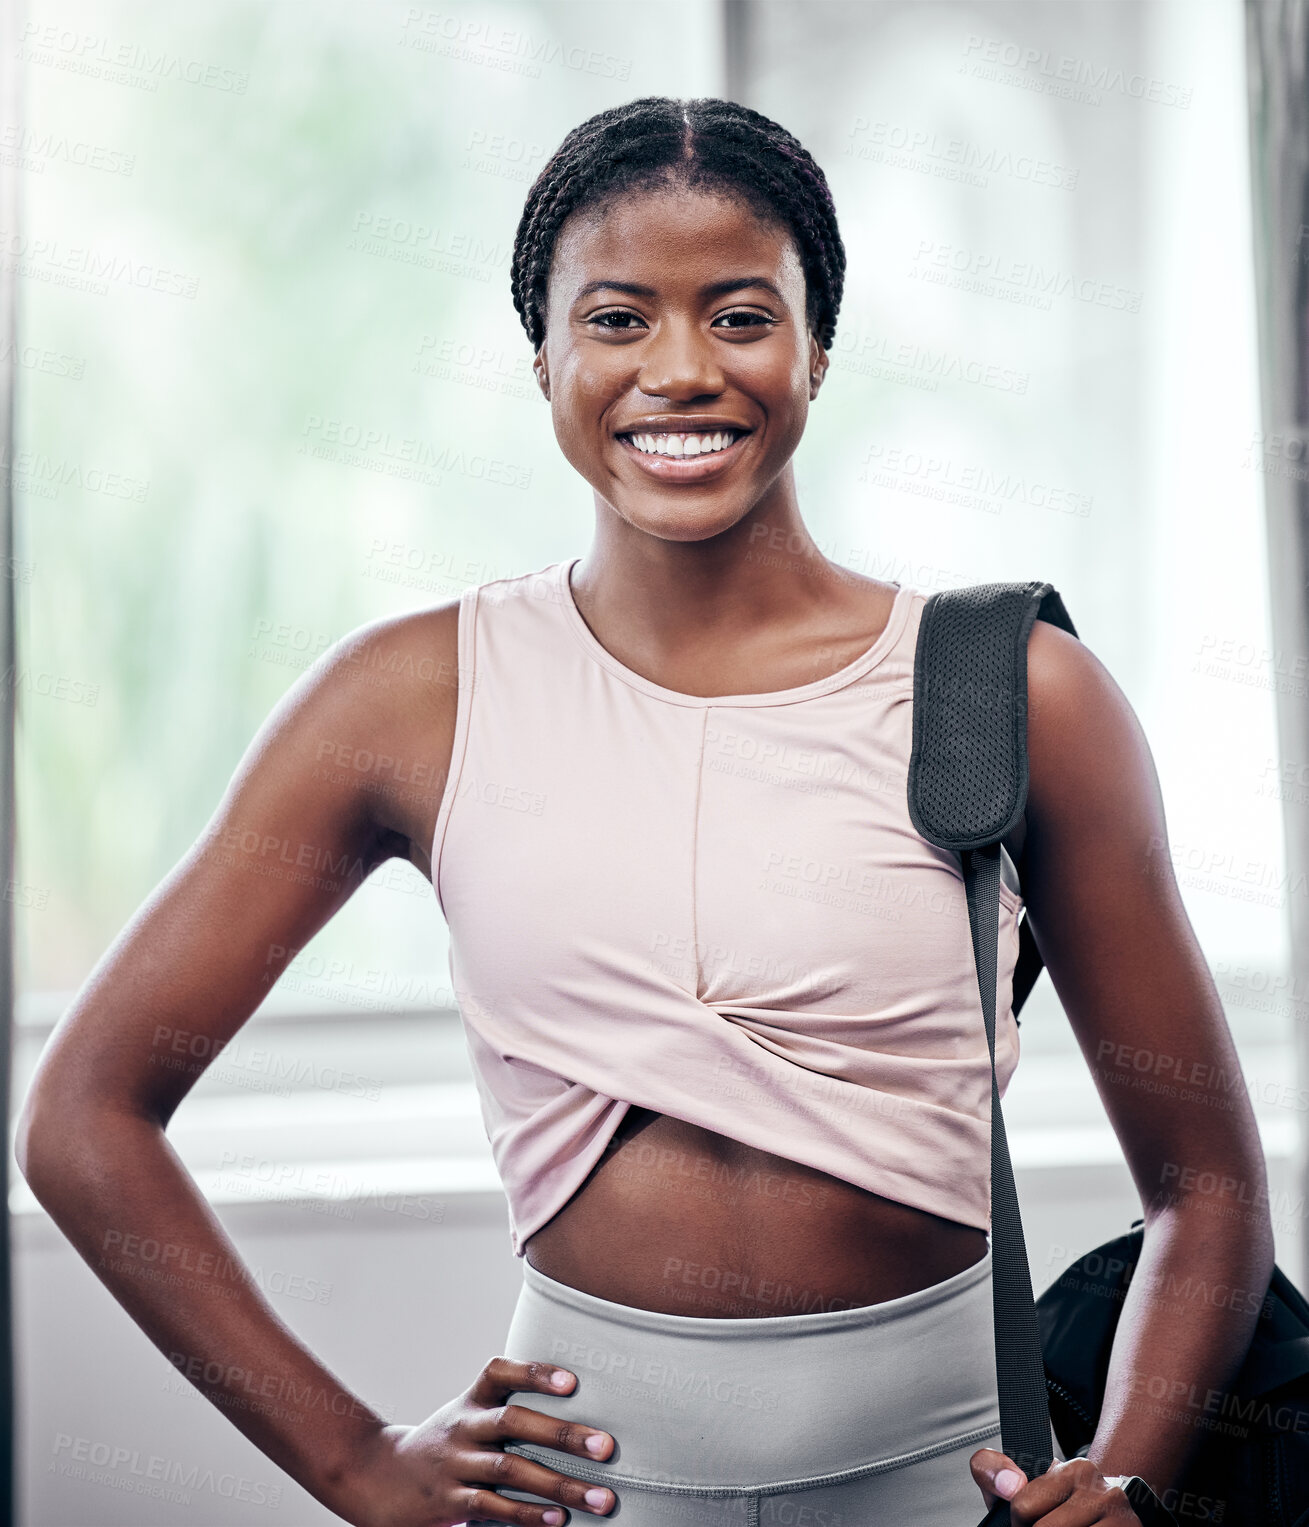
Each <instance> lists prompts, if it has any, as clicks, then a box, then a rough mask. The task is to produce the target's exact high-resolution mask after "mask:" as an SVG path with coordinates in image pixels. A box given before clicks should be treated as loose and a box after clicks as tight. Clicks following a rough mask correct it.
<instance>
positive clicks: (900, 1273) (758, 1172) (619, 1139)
mask: <svg viewBox="0 0 1309 1527" xmlns="http://www.w3.org/2000/svg"><path fill="white" fill-rule="evenodd" d="M985 1254H986V1232H985V1231H983V1230H979V1229H977V1228H976V1227H974V1226H971V1225H961V1224H958V1223H957V1222H955V1221H954V1220H948V1219H942V1218H941V1217H940V1216H938V1215H935V1214H929V1213H927V1212H925V1211H924V1210H921V1209H915V1208H913V1207H912V1206H911V1205H908V1204H902V1203H899V1202H896V1201H895V1200H893V1199H889V1198H883V1197H881V1196H880V1195H879V1194H876V1193H870V1192H868V1191H867V1190H866V1189H864V1188H861V1187H858V1186H857V1185H856V1184H854V1183H851V1182H846V1181H844V1180H843V1179H841V1178H837V1177H832V1176H829V1175H828V1174H827V1173H826V1172H821V1171H818V1170H817V1169H816V1168H813V1167H808V1166H802V1165H800V1164H799V1163H797V1162H794V1161H789V1160H787V1159H786V1158H785V1157H784V1156H775V1155H772V1154H771V1153H769V1152H767V1151H761V1150H756V1149H755V1148H754V1147H753V1146H748V1145H743V1144H741V1143H740V1142H739V1141H736V1140H731V1139H729V1138H728V1137H727V1136H725V1135H720V1134H716V1133H715V1132H714V1131H712V1130H708V1129H701V1128H700V1127H699V1126H698V1125H694V1124H688V1123H686V1122H685V1121H683V1120H681V1119H675V1118H672V1117H670V1116H669V1115H667V1114H660V1113H654V1112H652V1111H651V1110H649V1109H645V1108H637V1107H632V1108H630V1109H629V1110H628V1112H627V1113H626V1115H624V1118H623V1122H622V1124H621V1125H620V1126H619V1128H618V1130H617V1131H616V1133H615V1134H614V1137H613V1139H612V1140H611V1141H610V1143H609V1145H608V1147H607V1149H606V1151H605V1154H604V1155H603V1156H602V1157H601V1159H600V1160H599V1162H597V1163H596V1165H595V1167H594V1168H593V1169H592V1170H591V1172H590V1174H589V1175H588V1176H587V1178H586V1180H585V1181H584V1182H583V1183H582V1185H581V1187H580V1188H578V1190H577V1191H576V1193H574V1194H573V1196H572V1197H571V1198H570V1199H569V1200H568V1202H567V1203H566V1204H565V1205H564V1207H563V1208H562V1209H561V1210H560V1211H559V1212H558V1213H557V1214H556V1215H555V1216H554V1217H553V1218H552V1219H551V1220H549V1221H548V1222H547V1223H546V1224H545V1225H543V1226H542V1227H541V1228H540V1229H539V1230H538V1231H537V1232H536V1233H535V1234H534V1235H532V1236H530V1237H529V1238H528V1240H527V1242H526V1244H525V1246H524V1255H525V1257H526V1258H527V1260H528V1261H529V1262H530V1263H531V1264H532V1266H533V1267H535V1268H536V1269H537V1270H538V1271H539V1272H542V1273H544V1274H545V1275H546V1277H548V1278H553V1279H554V1280H555V1281H556V1282H558V1283H565V1284H568V1285H569V1286H570V1287H572V1288H577V1289H581V1290H582V1291H583V1292H585V1293H588V1294H594V1295H596V1296H597V1297H598V1298H601V1299H608V1300H610V1301H611V1302H613V1303H615V1304H626V1305H633V1306H635V1307H636V1308H638V1309H645V1310H659V1311H663V1312H665V1313H669V1314H679V1315H699V1316H706V1317H716V1318H719V1319H721V1318H724V1317H736V1318H743V1317H749V1316H760V1315H789V1314H799V1313H805V1312H810V1311H814V1310H833V1309H850V1308H854V1307H857V1306H862V1305H868V1304H880V1303H881V1302H883V1301H884V1300H887V1299H896V1298H899V1297H901V1296H902V1295H904V1294H911V1293H915V1292H917V1291H918V1290H919V1289H922V1288H928V1287H930V1286H931V1285H932V1284H934V1283H940V1282H942V1281H943V1280H944V1279H946V1278H949V1277H952V1276H953V1275H954V1274H955V1273H958V1272H962V1271H963V1270H964V1269H965V1268H966V1267H971V1266H972V1265H973V1264H974V1263H975V1262H977V1261H979V1260H980V1259H981V1258H982V1257H983V1256H984V1255H985Z"/></svg>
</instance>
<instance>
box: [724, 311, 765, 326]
mask: <svg viewBox="0 0 1309 1527" xmlns="http://www.w3.org/2000/svg"><path fill="white" fill-rule="evenodd" d="M722 316H723V318H744V319H747V320H749V321H748V322H746V323H741V324H736V323H734V324H729V325H728V327H729V328H732V329H755V328H761V327H764V326H766V325H768V324H771V323H773V322H775V320H774V319H772V318H769V317H768V316H767V314H765V313H756V312H755V311H754V310H753V309H752V308H733V309H732V311H731V312H730V313H724V314H723V315H722Z"/></svg>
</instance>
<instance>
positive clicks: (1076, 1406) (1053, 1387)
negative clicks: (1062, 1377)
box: [1045, 1373, 1095, 1436]
mask: <svg viewBox="0 0 1309 1527" xmlns="http://www.w3.org/2000/svg"><path fill="white" fill-rule="evenodd" d="M1045 1383H1046V1388H1047V1389H1049V1390H1050V1392H1051V1393H1052V1394H1057V1395H1058V1396H1059V1398H1060V1399H1061V1400H1062V1401H1063V1402H1064V1404H1065V1405H1067V1407H1068V1408H1069V1410H1071V1411H1072V1413H1073V1414H1074V1415H1075V1416H1076V1417H1077V1418H1078V1420H1079V1421H1084V1422H1085V1423H1086V1425H1087V1426H1089V1427H1090V1428H1091V1434H1092V1436H1094V1435H1095V1421H1094V1419H1093V1418H1092V1417H1091V1416H1088V1415H1087V1413H1086V1411H1085V1409H1084V1408H1083V1407H1082V1405H1081V1404H1080V1403H1079V1402H1078V1401H1077V1400H1075V1399H1074V1398H1073V1397H1072V1395H1070V1394H1069V1393H1068V1391H1067V1390H1066V1389H1065V1388H1064V1386H1063V1385H1062V1384H1059V1383H1056V1382H1055V1380H1054V1379H1052V1378H1051V1377H1050V1375H1049V1374H1048V1373H1047V1374H1046V1376H1045Z"/></svg>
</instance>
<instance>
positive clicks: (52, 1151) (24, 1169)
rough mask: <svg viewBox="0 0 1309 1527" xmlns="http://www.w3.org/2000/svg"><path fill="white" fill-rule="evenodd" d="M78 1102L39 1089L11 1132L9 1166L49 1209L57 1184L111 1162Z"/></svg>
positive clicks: (31, 1094) (34, 1090)
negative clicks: (90, 1167) (91, 1165)
mask: <svg viewBox="0 0 1309 1527" xmlns="http://www.w3.org/2000/svg"><path fill="white" fill-rule="evenodd" d="M92 1124H93V1121H92V1119H91V1117H90V1114H89V1110H87V1109H86V1107H85V1106H84V1105H83V1103H82V1102H81V1101H79V1100H77V1099H73V1098H69V1097H67V1096H65V1095H64V1094H62V1093H59V1092H55V1091H52V1090H51V1089H49V1088H48V1087H43V1086H41V1085H40V1084H39V1083H38V1084H36V1085H34V1086H33V1087H32V1089H31V1091H30V1092H29V1093H28V1094H27V1097H26V1098H25V1099H24V1102H23V1106H22V1109H21V1111H20V1112H19V1115H18V1121H17V1125H16V1127H15V1131H14V1160H15V1161H16V1162H17V1163H18V1170H19V1171H20V1172H21V1173H22V1174H23V1178H24V1180H25V1181H26V1183H27V1185H28V1187H29V1188H31V1190H32V1192H33V1193H34V1194H35V1195H36V1197H37V1199H38V1200H39V1201H40V1202H41V1203H42V1204H45V1205H46V1206H47V1207H48V1206H49V1204H50V1202H51V1200H52V1198H53V1197H54V1196H55V1195H56V1194H57V1192H58V1189H59V1187H60V1185H61V1184H63V1183H67V1182H68V1181H69V1180H70V1179H71V1178H73V1177H74V1176H77V1175H79V1174H80V1173H81V1172H83V1171H85V1170H86V1168H87V1166H88V1165H89V1163H91V1162H93V1161H96V1160H99V1161H105V1160H107V1159H111V1156H110V1154H109V1152H108V1150H107V1148H106V1144H105V1142H104V1141H103V1139H101V1138H99V1136H98V1134H97V1132H96V1131H95V1130H94V1129H93V1127H92Z"/></svg>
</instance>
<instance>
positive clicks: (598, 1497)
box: [584, 1488, 609, 1510]
mask: <svg viewBox="0 0 1309 1527" xmlns="http://www.w3.org/2000/svg"><path fill="white" fill-rule="evenodd" d="M584 1498H585V1500H586V1504H587V1505H588V1506H594V1507H595V1508H596V1509H597V1510H599V1508H600V1507H601V1506H605V1505H608V1503H609V1492H608V1490H601V1489H599V1488H597V1489H594V1490H588V1491H587V1492H586V1495H585V1497H584Z"/></svg>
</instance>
